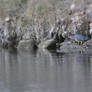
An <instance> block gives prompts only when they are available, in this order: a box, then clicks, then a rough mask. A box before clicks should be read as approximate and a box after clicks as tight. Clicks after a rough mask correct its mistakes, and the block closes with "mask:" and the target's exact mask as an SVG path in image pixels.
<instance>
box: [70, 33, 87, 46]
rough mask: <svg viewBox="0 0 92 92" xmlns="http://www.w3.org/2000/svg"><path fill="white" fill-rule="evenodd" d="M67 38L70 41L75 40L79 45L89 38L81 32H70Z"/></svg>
mask: <svg viewBox="0 0 92 92" xmlns="http://www.w3.org/2000/svg"><path fill="white" fill-rule="evenodd" d="M69 38H70V40H71V41H73V42H77V43H78V44H79V45H80V44H83V43H84V42H85V41H87V40H88V39H89V38H88V36H84V35H81V34H72V35H70V36H69Z"/></svg>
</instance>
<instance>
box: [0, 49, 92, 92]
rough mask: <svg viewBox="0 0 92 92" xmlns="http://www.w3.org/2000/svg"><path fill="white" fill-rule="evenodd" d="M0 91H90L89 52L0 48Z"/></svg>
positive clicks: (91, 84) (91, 58) (90, 65)
mask: <svg viewBox="0 0 92 92" xmlns="http://www.w3.org/2000/svg"><path fill="white" fill-rule="evenodd" d="M0 92H92V55H91V54H87V53H86V54H82V53H75V54H72V53H70V54H59V53H55V52H50V51H46V50H43V51H42V50H38V51H37V52H31V51H29V52H25V51H23V52H22V51H7V50H0Z"/></svg>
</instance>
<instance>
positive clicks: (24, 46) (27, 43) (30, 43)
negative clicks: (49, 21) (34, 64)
mask: <svg viewBox="0 0 92 92" xmlns="http://www.w3.org/2000/svg"><path fill="white" fill-rule="evenodd" d="M17 48H18V49H19V50H33V49H35V48H36V43H35V41H34V40H21V41H20V42H19V43H18V46H17Z"/></svg>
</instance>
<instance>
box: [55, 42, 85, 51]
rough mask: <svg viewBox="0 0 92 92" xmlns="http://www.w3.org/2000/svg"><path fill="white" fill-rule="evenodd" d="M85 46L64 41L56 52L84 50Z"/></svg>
mask: <svg viewBox="0 0 92 92" xmlns="http://www.w3.org/2000/svg"><path fill="white" fill-rule="evenodd" d="M85 50H86V49H85V48H84V47H82V46H81V45H77V44H75V43H71V42H64V43H62V44H61V46H60V50H57V52H61V53H73V52H85Z"/></svg>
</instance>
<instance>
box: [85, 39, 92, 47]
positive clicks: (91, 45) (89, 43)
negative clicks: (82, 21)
mask: <svg viewBox="0 0 92 92" xmlns="http://www.w3.org/2000/svg"><path fill="white" fill-rule="evenodd" d="M83 45H84V46H86V47H89V48H90V47H92V39H91V40H88V41H87V42H85V43H84V44H83Z"/></svg>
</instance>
